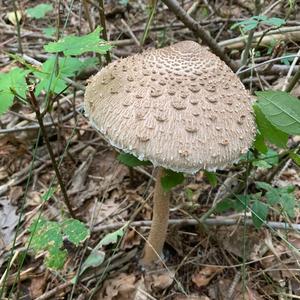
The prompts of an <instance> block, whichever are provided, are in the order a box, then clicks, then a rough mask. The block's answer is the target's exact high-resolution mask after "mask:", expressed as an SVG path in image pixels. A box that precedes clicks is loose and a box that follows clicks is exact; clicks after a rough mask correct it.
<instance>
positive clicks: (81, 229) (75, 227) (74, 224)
mask: <svg viewBox="0 0 300 300" xmlns="http://www.w3.org/2000/svg"><path fill="white" fill-rule="evenodd" d="M62 231H63V233H64V235H65V236H66V237H67V239H68V240H69V241H70V242H72V243H73V244H75V245H76V246H78V245H79V244H80V243H82V242H84V241H85V240H86V239H87V238H88V237H89V234H90V231H89V229H88V228H87V227H86V226H85V224H83V223H82V222H80V221H79V220H75V219H68V220H65V221H63V223H62Z"/></svg>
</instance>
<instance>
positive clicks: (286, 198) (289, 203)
mask: <svg viewBox="0 0 300 300" xmlns="http://www.w3.org/2000/svg"><path fill="white" fill-rule="evenodd" d="M280 204H281V206H282V209H283V210H284V211H285V212H286V214H287V215H288V216H289V217H290V218H295V206H296V199H295V196H294V195H293V194H288V193H282V194H281V197H280Z"/></svg>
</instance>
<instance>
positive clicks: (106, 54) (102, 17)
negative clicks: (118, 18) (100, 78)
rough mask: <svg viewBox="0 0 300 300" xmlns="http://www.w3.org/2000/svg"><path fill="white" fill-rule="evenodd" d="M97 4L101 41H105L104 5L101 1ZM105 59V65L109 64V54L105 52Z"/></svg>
mask: <svg viewBox="0 0 300 300" xmlns="http://www.w3.org/2000/svg"><path fill="white" fill-rule="evenodd" d="M98 2H99V16H100V23H101V27H102V29H103V30H102V35H103V39H104V40H106V41H107V29H106V22H105V11H104V3H103V0H98ZM105 59H106V62H107V63H110V62H111V58H110V53H109V52H108V51H107V52H106V53H105Z"/></svg>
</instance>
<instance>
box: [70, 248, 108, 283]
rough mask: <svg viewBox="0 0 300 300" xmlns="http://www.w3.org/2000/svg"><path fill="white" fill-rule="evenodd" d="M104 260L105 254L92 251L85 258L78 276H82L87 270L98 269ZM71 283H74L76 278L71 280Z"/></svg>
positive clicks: (96, 250) (95, 250)
mask: <svg viewBox="0 0 300 300" xmlns="http://www.w3.org/2000/svg"><path fill="white" fill-rule="evenodd" d="M104 259H105V252H104V251H102V250H98V249H93V250H92V251H91V253H90V255H89V256H88V257H87V258H86V260H85V261H84V262H83V264H82V267H81V269H80V273H79V276H80V275H81V274H83V272H84V271H85V270H87V269H89V268H96V267H99V266H100V265H101V264H102V263H103V262H104ZM72 282H73V283H75V282H76V277H74V278H73V279H72Z"/></svg>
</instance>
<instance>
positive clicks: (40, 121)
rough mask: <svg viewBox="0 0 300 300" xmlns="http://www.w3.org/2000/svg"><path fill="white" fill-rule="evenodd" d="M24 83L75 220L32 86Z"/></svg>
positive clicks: (64, 195)
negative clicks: (27, 88)
mask: <svg viewBox="0 0 300 300" xmlns="http://www.w3.org/2000/svg"><path fill="white" fill-rule="evenodd" d="M26 82H27V85H28V87H29V96H30V97H29V101H30V103H31V106H32V108H33V110H34V112H35V115H36V118H37V121H38V123H39V125H40V128H41V131H42V134H43V137H44V140H45V143H46V147H47V150H48V152H49V156H50V159H51V162H52V166H53V169H54V172H55V175H56V177H57V180H58V183H59V185H60V188H61V192H62V194H63V199H64V203H65V204H66V206H67V208H68V210H69V213H70V215H71V217H72V218H74V219H76V216H75V213H74V211H73V209H72V206H71V203H70V200H69V197H68V194H67V191H66V188H65V184H64V182H63V180H62V177H61V174H60V172H59V169H58V166H57V163H56V160H55V156H54V153H53V150H52V148H51V145H50V142H49V138H48V134H47V130H46V127H45V126H44V121H43V116H42V114H41V112H40V108H39V104H38V102H37V100H36V97H35V94H34V89H33V87H32V85H30V82H29V80H28V78H26Z"/></svg>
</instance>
